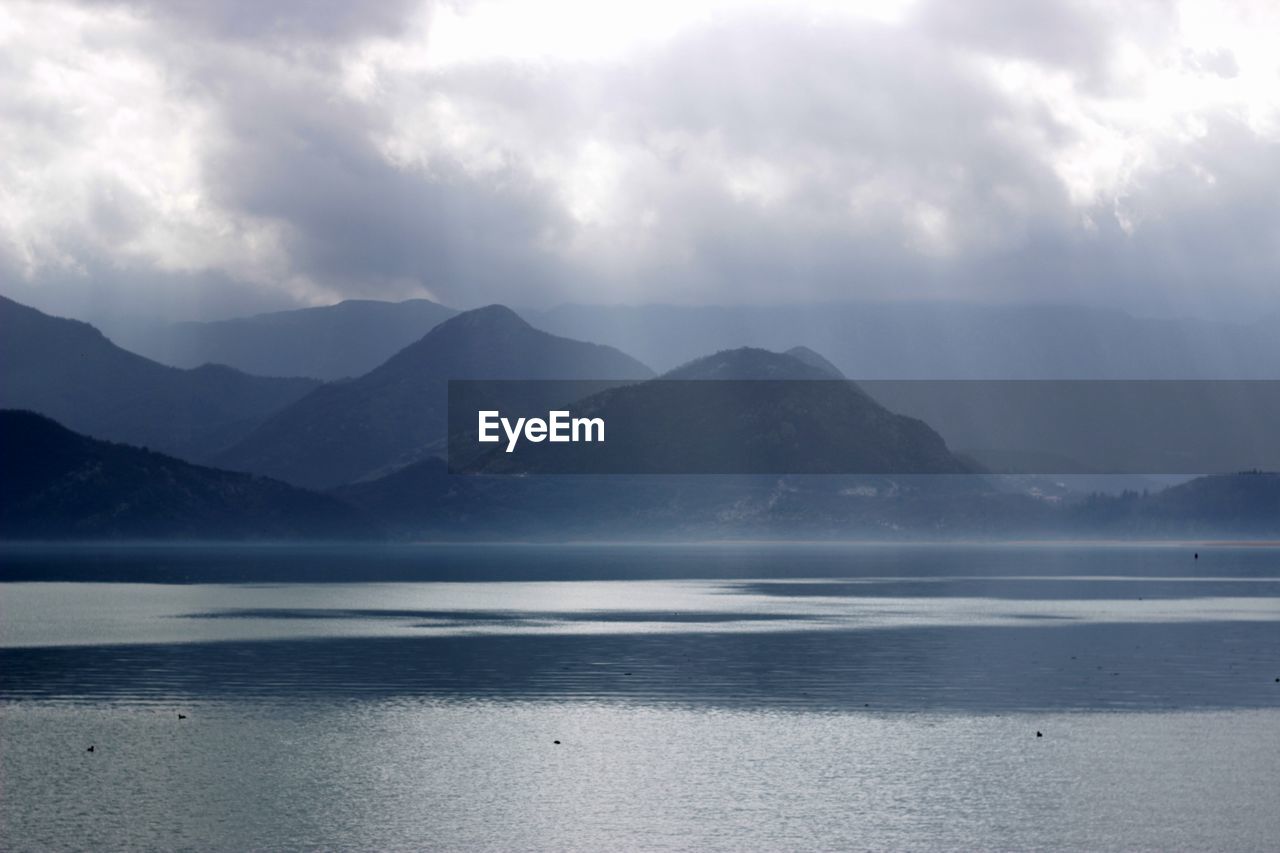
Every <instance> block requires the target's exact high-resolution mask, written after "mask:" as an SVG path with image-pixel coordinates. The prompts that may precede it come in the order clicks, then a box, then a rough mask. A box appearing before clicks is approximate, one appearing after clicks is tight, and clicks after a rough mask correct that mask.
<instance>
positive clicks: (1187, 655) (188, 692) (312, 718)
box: [0, 545, 1280, 850]
mask: <svg viewBox="0 0 1280 853" xmlns="http://www.w3.org/2000/svg"><path fill="white" fill-rule="evenodd" d="M1195 550H1198V551H1199V552H1200V559H1199V560H1195V559H1193V557H1192V554H1193V552H1194V551H1195ZM0 580H3V581H5V582H4V583H0V846H3V847H4V848H19V849H27V848H35V849H44V848H52V849H62V848H78V849H104V848H121V847H130V848H164V849H181V848H190V849H227V850H243V849H262V848H273V849H279V848H285V849H306V848H316V847H340V848H358V849H388V848H434V849H445V850H452V849H459V848H480V849H502V850H508V849H547V850H563V849H584V850H601V849H620V848H636V847H640V848H651V849H700V850H706V849H724V850H741V849H886V848H897V849H903V848H910V849H939V848H943V849H975V848H982V849H991V848H1001V849H1081V848H1088V849H1102V848H1112V849H1114V848H1123V849H1150V850H1168V849H1232V850H1239V849H1258V850H1263V849H1275V848H1276V846H1277V843H1280V800H1277V794H1276V791H1277V782H1280V682H1278V681H1277V678H1280V551H1278V550H1275V549H1268V548H1227V547H1204V546H1199V547H1198V548H1196V549H1193V548H1189V547H1188V548H1182V547H1172V546H1163V547H1136V546H1131V547H1084V546H1075V547H1062V546H1058V547H1050V546H1003V547H979V546H952V547H938V546H929V547H925V546H917V547H890V546H833V545H786V546H780V545H752V546H744V545H722V546H653V547H645V546H563V547H552V546H491V547H477V546H469V547H466V546H430V547H427V546H422V547H406V548H379V549H371V550H369V549H358V548H319V547H305V548H286V547H263V546H240V547H212V546H210V547H159V546H153V547H123V546H113V547H110V548H103V547H91V546H75V547H66V546H62V547H53V546H24V547H19V546H8V547H6V548H5V549H4V550H3V551H0ZM179 712H181V713H183V714H185V715H186V716H187V718H186V719H184V720H179V719H178V718H177V714H178V713H179ZM1037 731H1040V732H1042V733H1043V737H1039V738H1037V737H1036V732H1037ZM556 740H559V741H560V743H559V744H556V743H554V741H556ZM89 744H93V745H94V746H95V751H94V752H93V753H87V752H86V751H85V750H86V747H87V746H88V745H89Z"/></svg>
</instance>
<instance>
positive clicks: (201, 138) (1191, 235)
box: [0, 0, 1280, 319]
mask: <svg viewBox="0 0 1280 853" xmlns="http://www.w3.org/2000/svg"><path fill="white" fill-rule="evenodd" d="M1276 44H1280V4H1275V3H1273V2H1267V0H1259V2H1238V3H1223V2H1146V0H1130V1H1129V2H1125V3H1114V2H1063V1H1062V0H1043V2H1036V3H1026V2H1024V1H1023V0H972V2H955V0H915V2H911V0H885V2H874V3H872V2H845V3H832V2H817V1H816V0H815V2H807V0H806V2H799V0H789V2H785V3H770V2H745V1H744V2H733V3H728V2H719V1H718V0H676V2H668V1H667V0H649V2H645V3H627V4H623V3H604V2H599V0H540V2H537V3H531V2H527V0H517V2H496V0H495V2H486V0H476V2H469V0H466V1H464V0H459V2H439V3H422V2H402V0H383V2H377V3H370V4H355V3H348V2H344V0H312V1H311V2H304V0H273V2H270V3H262V2H258V0H155V2H134V3H120V2H105V1H104V2H87V0H86V2H66V3H63V2H56V0H38V2H30V3H28V2H24V0H0V154H2V156H0V293H4V294H6V295H8V296H10V297H12V298H16V299H19V300H20V301H24V302H27V303H28V304H33V305H36V306H37V307H40V308H43V309H44V310H48V311H51V312H53V313H60V314H66V315H70V316H77V317H82V318H86V319H95V318H107V317H111V316H118V315H121V314H130V313H131V314H138V315H143V316H147V317H156V318H172V319H189V318H206V319H207V318H216V317H225V316H232V315H237V314H244V313H252V312H255V311H262V310H272V309H278V308H286V307H296V306H305V305H322V304H329V303H332V302H335V301H338V300H341V299H345V298H377V299H403V298H409V297H419V296H421V297H428V298H432V299H436V300H438V301H441V302H444V303H446V304H450V305H453V306H456V307H461V308H466V307H473V306H477V305H482V304H487V303H490V302H505V303H508V304H514V305H520V306H535V307H536V306H550V305H554V304H558V303H562V302H589V303H678V304H737V303H751V304H775V303H797V302H814V303H822V302H831V301H851V300H852V301H864V300H873V301H882V300H888V301H898V300H908V301H918V300H946V301H968V302H989V303H1011V302H1012V303H1067V304H1084V305H1096V306H1102V307H1110V308H1119V309H1123V310H1127V311H1130V312H1133V313H1137V314H1144V315H1153V316H1184V315H1185V316H1205V317H1225V318H1234V319H1249V318H1254V317H1258V316H1262V315H1265V314H1268V313H1271V312H1275V311H1280V192H1277V188H1280V52H1277V51H1276V50H1275V45H1276Z"/></svg>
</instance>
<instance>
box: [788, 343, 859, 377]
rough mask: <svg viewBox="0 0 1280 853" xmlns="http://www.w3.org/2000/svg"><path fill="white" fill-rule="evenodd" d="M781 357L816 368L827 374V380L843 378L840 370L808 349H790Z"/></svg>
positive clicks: (803, 347)
mask: <svg viewBox="0 0 1280 853" xmlns="http://www.w3.org/2000/svg"><path fill="white" fill-rule="evenodd" d="M783 355H789V356H791V357H792V358H794V359H796V360H798V361H803V362H804V363H805V364H807V365H809V366H810V367H816V368H818V369H819V370H822V371H825V372H826V373H829V374H830V376H829V377H828V378H830V379H844V378H845V376H844V374H843V373H842V372H840V368H838V367H836V366H835V365H834V364H832V363H831V362H830V361H828V360H827V359H826V358H824V357H822V356H821V355H819V354H818V353H816V352H814V351H813V350H811V349H809V348H808V347H805V346H799V347H792V348H791V349H789V350H787V351H786V352H785V353H783Z"/></svg>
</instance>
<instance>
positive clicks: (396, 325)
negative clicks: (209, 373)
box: [128, 299, 458, 380]
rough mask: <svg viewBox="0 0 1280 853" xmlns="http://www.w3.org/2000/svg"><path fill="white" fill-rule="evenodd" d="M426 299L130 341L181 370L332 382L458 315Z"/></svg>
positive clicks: (182, 327)
mask: <svg viewBox="0 0 1280 853" xmlns="http://www.w3.org/2000/svg"><path fill="white" fill-rule="evenodd" d="M457 313H458V312H457V311H455V310H454V309H452V308H448V307H446V306H444V305H440V304H439V303H437V302H432V301H431V300H429V299H409V300H405V301H403V302H380V301H377V300H372V299H348V300H346V301H344V302H339V303H338V304H336V305H326V306H323V307H318V308H300V309H296V310H293V311H277V312H273V313H268V314H257V315H254V316H252V317H241V318H236V319H231V320H218V321H213V322H204V323H198V322H186V323H174V324H172V325H169V326H164V327H160V328H158V329H152V330H150V331H147V332H136V333H134V334H133V335H132V336H131V337H130V338H129V341H128V342H129V343H130V345H131V346H132V347H133V348H134V349H135V350H136V351H137V352H140V353H142V354H143V355H146V356H149V357H151V358H154V359H156V360H157V361H160V362H162V363H164V364H172V365H174V366H176V367H195V366H197V365H201V364H205V363H207V362H213V363H216V364H226V365H230V366H231V367H235V368H238V369H240V370H243V371H245V372H246V373H253V374H257V375H259V376H308V377H313V378H316V379H324V380H332V379H343V378H347V377H352V376H360V375H362V374H365V373H368V372H369V371H370V370H372V369H373V368H375V367H377V366H378V365H379V364H381V363H382V362H384V361H386V360H387V359H388V358H390V357H391V356H393V355H395V354H396V353H397V352H398V351H400V350H401V349H403V348H404V347H406V346H408V345H409V344H411V343H413V342H414V341H416V340H418V339H419V338H421V337H422V336H423V335H425V334H426V333H427V332H429V331H431V330H432V329H433V328H435V327H436V326H437V325H439V324H440V323H442V322H444V321H445V320H447V319H449V318H450V317H452V316H454V315H456V314H457Z"/></svg>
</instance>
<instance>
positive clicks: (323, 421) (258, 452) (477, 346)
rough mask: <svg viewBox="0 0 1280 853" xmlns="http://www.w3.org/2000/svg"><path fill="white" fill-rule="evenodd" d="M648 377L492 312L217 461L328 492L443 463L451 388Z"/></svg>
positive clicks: (440, 330)
mask: <svg viewBox="0 0 1280 853" xmlns="http://www.w3.org/2000/svg"><path fill="white" fill-rule="evenodd" d="M652 375H653V373H652V371H650V370H649V368H647V367H646V366H645V365H643V364H641V363H640V362H638V361H636V360H635V359H633V358H631V357H630V356H628V355H626V354H625V353H622V352H619V351H618V350H616V349H613V348H612V347H607V346H601V345H598V344H590V343H584V342H582V341H575V340H570V339H568V338H561V337H557V336H555V335H550V334H547V333H546V332H543V331H540V330H538V329H535V328H533V327H532V326H530V325H529V324H528V323H526V322H525V321H524V320H522V319H521V318H520V317H519V316H517V315H516V313H515V312H514V311H512V310H510V309H509V308H505V307H503V306H501V305H491V306H489V307H486V308H477V309H475V310H473V311H468V312H465V313H463V314H459V315H457V316H456V317H453V318H451V319H449V320H446V321H445V322H443V323H441V324H440V325H439V326H436V327H435V328H434V329H432V330H431V331H430V332H428V333H427V334H426V335H424V336H423V337H422V339H421V340H419V341H416V342H415V343H413V344H411V345H409V346H408V347H405V348H404V349H403V350H401V351H400V352H398V353H397V354H396V355H395V356H393V357H392V358H390V359H388V360H387V361H386V362H385V363H383V364H382V365H380V366H378V367H377V368H375V369H374V370H372V371H370V372H369V373H366V374H365V375H364V376H361V377H359V378H358V379H353V380H350V381H347V382H334V383H330V384H328V385H324V386H322V387H320V388H317V389H315V390H314V391H312V392H311V393H310V394H308V395H306V396H305V397H303V398H301V399H300V400H298V401H297V402H295V403H293V404H291V405H290V406H288V407H286V408H284V409H283V410H281V411H280V412H278V413H276V414H275V415H274V416H272V417H271V418H269V419H268V420H267V421H265V422H264V423H263V424H262V425H261V426H259V427H257V428H256V429H255V430H253V432H251V433H250V434H249V435H247V436H246V437H245V438H244V439H243V440H241V441H240V442H239V443H237V444H236V445H235V446H233V447H231V448H229V449H228V450H226V451H225V452H223V453H220V454H218V456H217V457H215V461H216V462H217V464H219V465H221V466H223V467H226V468H231V469H234V470H245V471H254V472H256V473H260V474H267V475H269V476H272V477H277V478H279V479H282V480H285V481H287V482H290V483H295V484H297V485H302V486H309V487H314V488H327V487H331V486H336V485H339V484H341V483H349V482H352V481H354V480H359V479H361V478H365V477H370V476H375V475H377V474H379V473H385V472H387V471H390V470H394V469H395V468H396V467H399V466H403V465H405V464H408V463H411V462H413V461H415V460H416V459H419V458H422V457H423V456H425V455H429V454H431V453H442V452H443V450H444V442H445V439H446V437H447V432H448V422H447V411H448V396H447V386H448V381H449V380H450V379H521V380H525V379H547V380H550V379H557V380H574V379H589V380H638V379H647V378H649V377H650V376H652Z"/></svg>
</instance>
